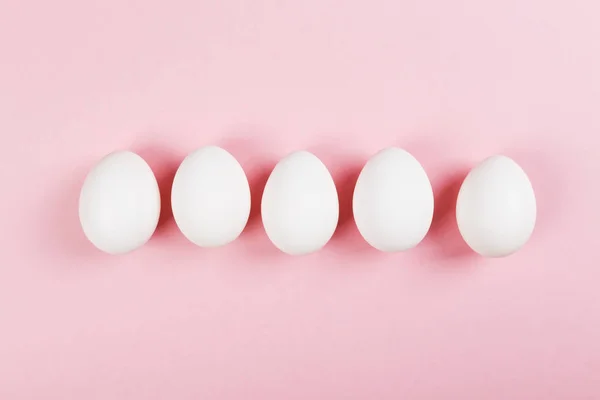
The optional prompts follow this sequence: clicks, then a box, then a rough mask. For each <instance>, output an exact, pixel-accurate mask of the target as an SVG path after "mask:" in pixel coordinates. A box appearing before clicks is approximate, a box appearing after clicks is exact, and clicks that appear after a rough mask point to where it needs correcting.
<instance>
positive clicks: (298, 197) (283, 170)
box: [261, 151, 339, 255]
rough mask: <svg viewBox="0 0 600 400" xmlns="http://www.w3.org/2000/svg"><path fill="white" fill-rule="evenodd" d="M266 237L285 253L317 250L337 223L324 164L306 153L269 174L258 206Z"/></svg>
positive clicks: (290, 158) (290, 157)
mask: <svg viewBox="0 0 600 400" xmlns="http://www.w3.org/2000/svg"><path fill="white" fill-rule="evenodd" d="M261 213H262V221H263V225H264V228H265V231H266V232H267V236H268V237H269V239H270V240H271V241H272V242H273V244H274V245H275V246H276V247H277V248H279V249H280V250H281V251H283V252H284V253H288V254H291V255H302V254H308V253H312V252H314V251H317V250H319V249H320V248H322V247H323V246H325V244H326V243H327V242H328V241H329V239H331V237H332V236H333V233H334V232H335V229H336V227H337V223H338V217H339V201H338V195H337V191H336V187H335V183H334V182H333V178H332V177H331V175H330V174H329V171H328V170H327V167H326V166H325V164H323V163H322V162H321V160H319V159H318V158H317V157H316V156H315V155H313V154H312V153H309V152H308V151H298V152H295V153H292V154H290V155H288V156H287V157H285V158H284V159H282V160H281V161H279V163H278V164H277V165H276V166H275V168H274V169H273V172H271V175H270V176H269V179H268V180H267V184H266V185H265V190H264V192H263V197H262V204H261Z"/></svg>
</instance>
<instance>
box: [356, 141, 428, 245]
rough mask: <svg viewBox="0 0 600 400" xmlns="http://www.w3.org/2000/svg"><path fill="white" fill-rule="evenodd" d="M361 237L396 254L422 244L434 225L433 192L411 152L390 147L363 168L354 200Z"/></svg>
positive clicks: (423, 171) (425, 174) (425, 175)
mask: <svg viewBox="0 0 600 400" xmlns="http://www.w3.org/2000/svg"><path fill="white" fill-rule="evenodd" d="M352 209H353V213H354V220H355V222H356V226H357V227H358V230H359V232H360V234H361V235H362V236H363V238H364V239H365V240H366V241H367V243H369V244H370V245H371V246H373V247H374V248H376V249H378V250H380V251H385V252H395V251H404V250H408V249H411V248H413V247H415V246H416V245H417V244H419V243H420V242H421V241H422V240H423V238H424V237H425V235H426V234H427V232H428V231H429V227H430V226H431V221H432V218H433V190H432V188H431V183H430V182H429V178H428V177H427V173H426V172H425V170H424V169H423V167H422V166H421V164H420V163H419V161H417V159H416V158H415V157H413V156H412V155H411V154H410V153H408V152H407V151H405V150H402V149H399V148H395V147H390V148H387V149H384V150H381V151H380V152H379V153H377V154H376V155H375V156H373V157H372V158H371V159H370V160H369V161H368V162H367V163H366V164H365V166H364V167H363V169H362V171H361V173H360V175H359V177H358V180H357V182H356V187H355V188H354V196H353V199H352Z"/></svg>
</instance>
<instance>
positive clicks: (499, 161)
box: [456, 155, 537, 257]
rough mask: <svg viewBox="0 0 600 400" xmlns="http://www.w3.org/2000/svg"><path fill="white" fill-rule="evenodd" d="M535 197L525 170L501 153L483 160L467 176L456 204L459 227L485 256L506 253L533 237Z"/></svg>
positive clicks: (504, 254) (473, 246)
mask: <svg viewBox="0 0 600 400" xmlns="http://www.w3.org/2000/svg"><path fill="white" fill-rule="evenodd" d="M536 210H537V206H536V199H535V193H534V191H533V187H532V185H531V182H530V181H529V178H528V176H527V174H526V173H525V171H523V169H522V168H521V167H520V166H519V165H518V164H517V163H516V162H515V161H513V160H512V159H510V158H508V157H506V156H502V155H498V156H493V157H490V158H488V159H486V160H484V161H483V162H482V163H481V164H479V165H478V166H476V167H475V168H473V169H472V170H471V172H470V173H469V175H467V177H466V178H465V180H464V182H463V184H462V186H461V188H460V192H459V194H458V200H457V204H456V219H457V222H458V228H459V230H460V233H461V235H462V237H463V238H464V240H465V241H466V242H467V244H468V245H469V246H470V247H471V248H472V249H473V250H474V251H476V252H477V253H479V254H481V255H483V256H486V257H503V256H507V255H509V254H512V253H514V252H515V251H517V250H519V249H520V248H521V247H522V246H523V245H524V244H525V243H526V242H527V241H528V240H529V238H530V236H531V234H532V233H533V229H534V226H535V221H536Z"/></svg>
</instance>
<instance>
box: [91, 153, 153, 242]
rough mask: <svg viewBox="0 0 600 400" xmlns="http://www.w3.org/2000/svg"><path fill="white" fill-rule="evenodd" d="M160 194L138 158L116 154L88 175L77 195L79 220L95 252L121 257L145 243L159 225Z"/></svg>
mask: <svg viewBox="0 0 600 400" xmlns="http://www.w3.org/2000/svg"><path fill="white" fill-rule="evenodd" d="M159 215H160V193H159V189H158V184H157V182H156V178H155V177H154V173H153V172H152V170H151V169H150V166H149V165H148V164H147V163H146V161H144V160H143V159H142V158H141V157H140V156H139V155H137V154H135V153H132V152H130V151H119V152H115V153H112V154H109V155H108V156H106V157H104V158H103V159H102V160H100V162H98V164H97V165H96V166H95V167H94V168H93V169H92V170H91V171H90V172H89V174H88V176H87V177H86V179H85V182H84V184H83V187H82V188H81V193H80V196H79V220H80V222H81V227H82V228H83V232H84V233H85V235H86V237H87V238H88V239H89V241H90V242H92V244H94V246H96V247H97V248H98V249H100V250H102V251H104V252H106V253H110V254H122V253H127V252H129V251H132V250H134V249H137V248H138V247H140V246H142V245H143V244H144V243H146V242H147V241H148V240H149V239H150V237H151V236H152V234H153V233H154V230H155V229H156V225H157V224H158V218H159Z"/></svg>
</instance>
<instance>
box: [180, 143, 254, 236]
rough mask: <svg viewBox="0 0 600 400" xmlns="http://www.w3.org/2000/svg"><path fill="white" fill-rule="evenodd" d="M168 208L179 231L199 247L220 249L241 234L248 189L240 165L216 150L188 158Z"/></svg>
mask: <svg viewBox="0 0 600 400" xmlns="http://www.w3.org/2000/svg"><path fill="white" fill-rule="evenodd" d="M171 207H172V209H173V217H174V219H175V222H176V223H177V226H178V227H179V230H180V231H181V232H182V233H183V235H184V236H185V237H186V238H187V239H188V240H190V241H191V242H192V243H194V244H196V245H198V246H201V247H217V246H223V245H225V244H228V243H230V242H232V241H233V240H235V239H236V238H237V237H238V236H239V235H240V234H241V233H242V231H243V230H244V227H245V226H246V223H247V222H248V217H249V215H250V186H249V184H248V179H247V178H246V174H245V173H244V170H243V168H242V166H241V165H240V163H239V162H238V161H237V160H236V159H235V157H233V155H231V154H230V153H229V152H227V151H226V150H224V149H222V148H220V147H217V146H206V147H202V148H200V149H198V150H196V151H195V152H193V153H191V154H190V155H188V156H187V157H186V158H185V159H184V160H183V162H182V163H181V165H180V166H179V169H178V170H177V173H176V174H175V178H174V180H173V187H172V189H171Z"/></svg>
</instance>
